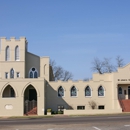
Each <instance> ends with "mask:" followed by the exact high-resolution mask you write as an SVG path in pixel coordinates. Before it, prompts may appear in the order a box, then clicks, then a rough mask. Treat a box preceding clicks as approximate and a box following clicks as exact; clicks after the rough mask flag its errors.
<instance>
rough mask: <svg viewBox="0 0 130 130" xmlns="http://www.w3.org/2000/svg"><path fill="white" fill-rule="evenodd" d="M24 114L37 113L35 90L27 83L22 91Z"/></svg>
mask: <svg viewBox="0 0 130 130" xmlns="http://www.w3.org/2000/svg"><path fill="white" fill-rule="evenodd" d="M24 114H26V115H34V114H37V91H36V89H35V88H34V87H33V86H32V85H29V86H28V87H27V88H26V90H25V92H24Z"/></svg>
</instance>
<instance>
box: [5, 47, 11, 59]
mask: <svg viewBox="0 0 130 130" xmlns="http://www.w3.org/2000/svg"><path fill="white" fill-rule="evenodd" d="M5 60H6V61H9V60H10V50H9V46H7V47H6V49H5Z"/></svg>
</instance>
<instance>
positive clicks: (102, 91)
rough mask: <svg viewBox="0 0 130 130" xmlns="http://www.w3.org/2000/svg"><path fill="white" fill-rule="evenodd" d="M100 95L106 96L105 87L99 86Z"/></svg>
mask: <svg viewBox="0 0 130 130" xmlns="http://www.w3.org/2000/svg"><path fill="white" fill-rule="evenodd" d="M98 96H104V88H103V87H102V86H100V87H99V88H98Z"/></svg>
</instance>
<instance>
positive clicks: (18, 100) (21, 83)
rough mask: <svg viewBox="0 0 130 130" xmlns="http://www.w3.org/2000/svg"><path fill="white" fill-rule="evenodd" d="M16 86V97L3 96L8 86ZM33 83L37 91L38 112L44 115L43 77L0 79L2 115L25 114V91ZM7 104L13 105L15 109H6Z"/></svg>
mask: <svg viewBox="0 0 130 130" xmlns="http://www.w3.org/2000/svg"><path fill="white" fill-rule="evenodd" d="M8 85H10V86H12V88H14V90H15V93H16V97H12V98H11V97H10V98H3V97H2V93H3V91H4V89H5V88H6V86H8ZM29 85H32V86H33V87H34V88H35V89H36V91H37V108H38V111H37V114H38V115H44V80H43V79H24V80H23V79H17V80H15V81H14V80H8V82H7V81H6V80H2V81H1V80H0V90H1V91H0V103H1V104H0V110H1V112H0V116H23V114H24V92H25V89H26V88H27V87H28V86H29ZM6 105H11V106H12V107H13V109H5V106H6Z"/></svg>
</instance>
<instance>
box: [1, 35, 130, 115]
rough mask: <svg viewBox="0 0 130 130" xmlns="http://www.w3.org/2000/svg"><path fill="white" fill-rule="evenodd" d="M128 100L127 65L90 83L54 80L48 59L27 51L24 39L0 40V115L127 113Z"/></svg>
mask: <svg viewBox="0 0 130 130" xmlns="http://www.w3.org/2000/svg"><path fill="white" fill-rule="evenodd" d="M129 99H130V64H128V65H126V66H124V67H122V68H118V71H117V72H113V73H105V74H98V73H95V74H93V77H92V79H91V80H89V81H81V80H79V81H72V80H69V81H54V80H53V69H52V67H51V66H50V64H49V57H40V56H37V55H35V54H33V53H30V52H28V42H27V39H26V38H25V37H20V39H15V37H11V38H10V39H6V38H5V37H1V44H0V116H23V115H39V116H42V115H45V114H46V113H47V110H48V109H51V110H52V113H55V112H58V111H60V112H63V114H64V115H76V114H78V115H79V114H88V115H91V114H112V113H122V112H130V100H129Z"/></svg>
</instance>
